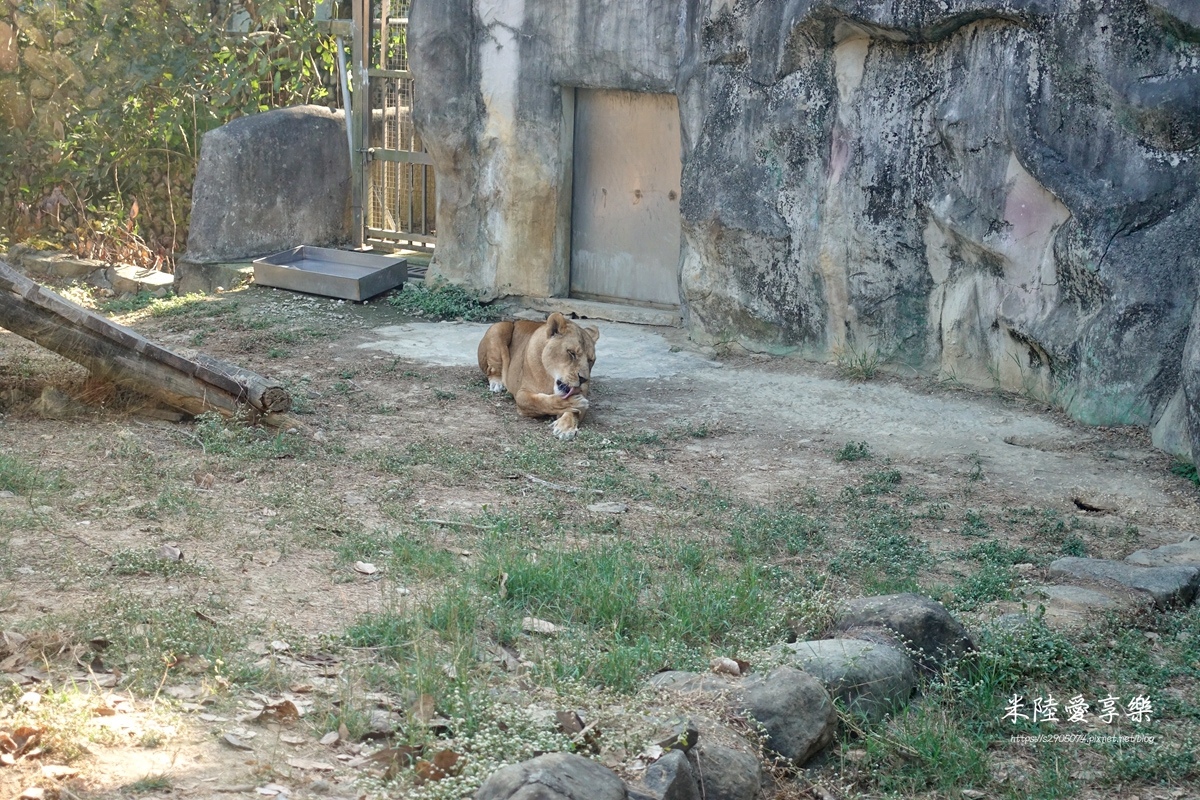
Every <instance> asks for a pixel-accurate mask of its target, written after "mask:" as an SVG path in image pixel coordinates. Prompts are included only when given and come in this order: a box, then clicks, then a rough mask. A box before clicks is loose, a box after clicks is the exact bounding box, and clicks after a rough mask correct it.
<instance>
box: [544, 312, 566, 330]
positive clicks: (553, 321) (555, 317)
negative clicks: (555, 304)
mask: <svg viewBox="0 0 1200 800" xmlns="http://www.w3.org/2000/svg"><path fill="white" fill-rule="evenodd" d="M546 324H547V325H548V326H550V335H551V336H561V335H562V332H563V331H565V330H566V329H567V318H566V317H564V316H563V315H562V314H560V313H558V312H557V311H555V312H554V313H553V314H551V315H550V316H549V318H547V320H546Z"/></svg>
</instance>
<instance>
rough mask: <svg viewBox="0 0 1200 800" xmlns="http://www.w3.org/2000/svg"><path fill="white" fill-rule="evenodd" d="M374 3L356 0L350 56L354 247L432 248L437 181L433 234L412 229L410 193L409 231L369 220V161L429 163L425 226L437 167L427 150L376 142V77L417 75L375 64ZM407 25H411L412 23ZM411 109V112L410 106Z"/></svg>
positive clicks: (425, 175) (424, 180) (423, 189)
mask: <svg viewBox="0 0 1200 800" xmlns="http://www.w3.org/2000/svg"><path fill="white" fill-rule="evenodd" d="M371 5H372V3H371V0H353V5H352V8H351V20H352V24H353V30H354V35H353V37H352V45H351V59H352V61H353V66H352V67H351V70H352V73H353V76H354V86H353V91H352V92H351V100H350V114H349V118H348V124H350V125H352V129H353V132H354V133H353V139H354V141H355V158H354V160H353V163H352V164H351V171H352V176H351V182H352V187H351V191H352V192H353V198H352V201H351V205H352V210H351V215H352V225H353V228H354V246H355V247H356V248H362V247H364V246H365V245H366V242H367V241H387V242H392V243H397V242H406V243H407V246H408V248H410V249H418V250H432V248H433V246H434V244H435V243H436V241H437V236H436V230H437V228H436V225H437V217H436V214H437V197H436V185H435V191H434V194H435V196H434V197H433V198H432V200H433V213H434V232H433V233H428V232H424V231H422V232H420V233H418V232H415V231H413V230H411V229H412V228H414V227H416V226H415V225H414V220H413V202H412V200H411V198H410V200H409V203H408V217H409V218H408V227H409V228H410V230H408V231H401V230H397V231H391V230H387V229H384V228H371V227H368V225H367V220H368V209H369V208H370V201H371V198H370V194H371V190H372V186H371V178H370V171H369V165H370V163H371V162H372V161H387V162H398V163H407V164H420V165H424V166H425V169H423V170H422V173H421V196H422V203H421V213H422V215H423V218H422V222H421V227H422V228H424V227H425V226H424V220H425V219H427V218H428V216H429V203H430V199H431V198H430V197H429V189H428V180H429V179H428V171H429V168H431V167H432V166H433V159H432V158H430V157H429V154H428V153H426V152H424V151H422V152H415V151H411V150H389V149H386V148H383V147H372V146H371V126H370V121H371V117H372V108H371V100H370V98H371V79H372V78H376V79H380V78H382V79H393V80H411V78H412V72H411V71H409V70H395V69H384V68H382V67H373V66H371V65H370V58H371V56H372V52H371V49H372V48H371V40H372V34H373V32H374V31H373V25H374V20H373V19H372V14H371ZM385 5H386V3H385ZM389 17H390V15H389ZM405 19H407V18H405ZM405 25H406V27H407V22H406V23H405ZM405 41H406V43H407V36H406V37H405ZM406 46H407V45H406ZM409 113H411V108H410V112H409Z"/></svg>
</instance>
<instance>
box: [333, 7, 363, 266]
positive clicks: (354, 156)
mask: <svg viewBox="0 0 1200 800" xmlns="http://www.w3.org/2000/svg"><path fill="white" fill-rule="evenodd" d="M351 33H353V30H352V31H351ZM337 56H338V82H339V83H340V84H341V86H342V112H343V115H344V116H345V118H346V145H347V146H348V147H349V148H350V182H351V183H352V184H353V183H354V171H355V164H356V163H357V162H358V160H359V159H358V153H357V152H355V147H354V125H353V121H354V120H353V114H352V112H351V110H350V108H351V107H350V82H349V76H348V74H347V72H346V44H345V42H343V41H342V37H341V36H339V37H337ZM350 195H351V197H350V219H351V221H352V224H353V225H354V230H356V231H357V230H361V229H362V215H363V211H362V194H360V193H359V192H356V191H354V190H353V188H351V191H350ZM358 244H360V243H356V244H355V246H356V247H357V246H358Z"/></svg>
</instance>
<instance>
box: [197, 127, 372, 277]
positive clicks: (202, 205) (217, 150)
mask: <svg viewBox="0 0 1200 800" xmlns="http://www.w3.org/2000/svg"><path fill="white" fill-rule="evenodd" d="M349 238H350V154H349V152H348V151H347V147H346V125H345V120H344V115H343V114H342V113H341V112H333V111H330V110H329V109H327V108H324V107H322V106H295V107H293V108H280V109H275V110H274V111H267V112H266V113H263V114H254V115H251V116H248V117H241V118H239V119H236V120H234V121H233V122H230V123H229V124H227V125H222V126H221V127H220V128H217V129H216V130H213V131H209V132H208V133H206V134H204V137H203V138H202V139H201V142H200V162H199V164H198V165H197V167H196V181H195V184H194V186H193V188H192V216H191V228H190V230H189V232H188V243H187V253H186V254H185V256H184V260H185V261H187V262H196V263H203V262H212V261H229V260H236V259H239V258H246V257H250V256H260V255H264V254H269V253H276V252H280V251H282V250H287V249H289V248H292V247H296V246H298V245H302V244H308V245H328V244H334V243H338V242H344V241H348V240H349Z"/></svg>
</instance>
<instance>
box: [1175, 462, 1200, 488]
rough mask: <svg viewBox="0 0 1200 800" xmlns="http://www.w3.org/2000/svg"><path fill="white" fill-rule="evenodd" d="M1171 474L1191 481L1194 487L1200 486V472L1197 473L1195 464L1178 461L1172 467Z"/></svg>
mask: <svg viewBox="0 0 1200 800" xmlns="http://www.w3.org/2000/svg"><path fill="white" fill-rule="evenodd" d="M1171 472H1172V474H1174V475H1178V476H1179V477H1181V478H1183V479H1184V480H1188V481H1191V482H1192V485H1194V486H1200V472H1197V470H1196V465H1195V464H1192V463H1190V462H1188V461H1176V462H1175V464H1174V465H1173V466H1172V467H1171Z"/></svg>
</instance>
